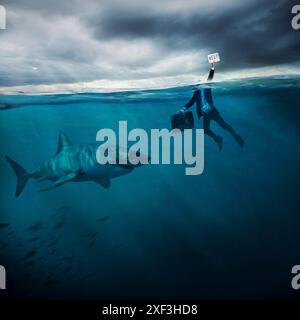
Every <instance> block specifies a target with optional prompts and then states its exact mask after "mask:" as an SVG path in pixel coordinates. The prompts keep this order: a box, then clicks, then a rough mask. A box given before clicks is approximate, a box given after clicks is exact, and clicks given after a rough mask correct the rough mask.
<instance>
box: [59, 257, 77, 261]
mask: <svg viewBox="0 0 300 320" xmlns="http://www.w3.org/2000/svg"><path fill="white" fill-rule="evenodd" d="M74 258H75V257H74V256H65V257H63V258H62V259H61V261H72V260H73V259H74Z"/></svg>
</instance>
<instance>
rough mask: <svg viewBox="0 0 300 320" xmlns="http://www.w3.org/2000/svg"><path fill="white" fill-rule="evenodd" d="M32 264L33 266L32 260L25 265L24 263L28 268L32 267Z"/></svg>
mask: <svg viewBox="0 0 300 320" xmlns="http://www.w3.org/2000/svg"><path fill="white" fill-rule="evenodd" d="M34 264H35V261H34V260H30V261H28V262H27V263H25V267H30V266H32V265H34Z"/></svg>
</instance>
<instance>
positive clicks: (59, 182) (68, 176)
mask: <svg viewBox="0 0 300 320" xmlns="http://www.w3.org/2000/svg"><path fill="white" fill-rule="evenodd" d="M77 176H78V172H70V173H68V174H66V175H64V176H62V177H61V178H60V179H58V180H57V181H56V182H55V183H54V184H53V185H52V186H50V187H48V188H45V189H41V190H39V191H40V192H44V191H48V190H51V189H54V188H57V187H59V186H61V185H63V184H64V183H66V182H69V181H71V180H73V179H74V178H76V177H77Z"/></svg>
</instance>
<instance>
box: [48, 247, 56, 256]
mask: <svg viewBox="0 0 300 320" xmlns="http://www.w3.org/2000/svg"><path fill="white" fill-rule="evenodd" d="M55 251H56V248H52V249H51V251H50V252H49V256H52V255H53V254H54V253H55Z"/></svg>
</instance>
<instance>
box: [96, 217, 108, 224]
mask: <svg viewBox="0 0 300 320" xmlns="http://www.w3.org/2000/svg"><path fill="white" fill-rule="evenodd" d="M109 218H110V216H105V217H103V218H101V219H99V220H98V221H97V222H98V223H100V222H105V221H107V220H108V219H109Z"/></svg>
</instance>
